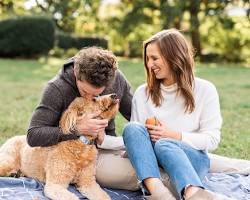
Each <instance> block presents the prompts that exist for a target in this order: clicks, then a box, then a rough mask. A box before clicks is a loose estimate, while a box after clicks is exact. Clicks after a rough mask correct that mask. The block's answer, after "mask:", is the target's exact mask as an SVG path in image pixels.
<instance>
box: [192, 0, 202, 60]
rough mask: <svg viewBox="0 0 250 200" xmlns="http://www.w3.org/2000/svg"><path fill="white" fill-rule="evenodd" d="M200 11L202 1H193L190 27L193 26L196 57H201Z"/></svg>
mask: <svg viewBox="0 0 250 200" xmlns="http://www.w3.org/2000/svg"><path fill="white" fill-rule="evenodd" d="M199 10H200V1H196V0H191V1H190V6H189V12H190V26H191V39H192V44H193V47H194V48H195V51H196V55H197V56H199V57H200V56H201V42H200V32H199V27H200V22H199V19H198V13H199Z"/></svg>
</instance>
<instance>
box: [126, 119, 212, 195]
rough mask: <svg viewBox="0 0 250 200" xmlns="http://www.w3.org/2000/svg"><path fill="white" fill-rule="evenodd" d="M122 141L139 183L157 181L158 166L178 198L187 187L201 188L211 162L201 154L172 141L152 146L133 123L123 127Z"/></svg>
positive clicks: (147, 135)
mask: <svg viewBox="0 0 250 200" xmlns="http://www.w3.org/2000/svg"><path fill="white" fill-rule="evenodd" d="M123 140H124V143H125V146H126V149H127V153H128V157H129V159H130V161H131V163H132V165H133V167H134V169H135V171H136V174H137V177H138V179H139V180H140V181H143V180H144V179H146V178H150V177H154V178H160V171H159V165H160V166H161V167H163V169H164V171H165V172H166V173H167V174H168V175H169V177H170V180H171V182H172V184H173V185H174V186H175V189H176V191H177V192H178V194H179V195H180V197H182V195H183V194H182V192H183V189H184V188H185V186H187V185H193V186H198V187H203V185H202V182H201V180H202V179H203V178H204V177H205V175H206V174H207V172H208V169H209V166H210V160H209V158H208V156H207V154H206V153H204V152H203V151H199V150H196V149H194V148H192V147H191V146H189V145H187V144H185V143H183V142H181V141H177V140H173V139H160V140H158V141H157V142H155V143H154V142H151V140H150V137H149V133H148V131H147V129H146V128H145V127H144V126H143V125H141V124H139V123H136V122H130V123H128V124H127V125H126V126H125V128H124V130H123Z"/></svg>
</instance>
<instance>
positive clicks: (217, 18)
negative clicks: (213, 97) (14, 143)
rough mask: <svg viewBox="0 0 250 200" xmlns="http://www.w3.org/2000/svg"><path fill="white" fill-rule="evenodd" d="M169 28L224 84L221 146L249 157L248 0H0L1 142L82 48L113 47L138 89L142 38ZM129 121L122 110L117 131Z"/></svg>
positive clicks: (17, 129)
mask: <svg viewBox="0 0 250 200" xmlns="http://www.w3.org/2000/svg"><path fill="white" fill-rule="evenodd" d="M168 28H177V29H180V30H181V31H182V32H183V33H184V34H185V36H186V37H187V38H188V40H189V41H190V42H191V43H192V44H193V47H194V49H195V52H196V54H195V60H196V75H197V76H199V77H201V78H204V79H207V80H210V81H212V82H213V83H214V84H215V85H216V87H217V89H218V92H219V95H220V103H221V110H222V116H223V120H224V124H223V128H222V142H221V144H220V147H219V148H218V149H217V150H216V153H218V154H222V155H226V156H231V157H237V158H244V159H249V160H250V145H249V144H250V137H249V135H250V78H249V77H250V1H249V0H15V1H12V0H1V1H0V144H2V143H3V142H4V141H5V140H6V139H7V138H9V137H11V136H13V135H16V134H26V129H27V126H28V124H29V119H30V117H31V115H32V111H33V110H34V108H35V107H36V105H37V104H38V103H39V100H40V97H41V93H42V89H43V87H44V85H45V84H46V82H47V81H48V80H49V79H51V78H52V77H53V76H54V75H55V74H56V72H57V71H58V70H59V69H60V67H61V65H62V64H63V62H65V59H67V58H68V57H71V56H73V55H75V54H76V53H77V51H79V49H81V48H82V47H84V46H93V45H96V46H100V47H103V48H108V49H109V50H111V51H113V52H114V53H115V55H117V56H118V57H119V68H120V69H121V70H122V71H123V72H124V74H125V75H126V77H127V78H128V80H129V81H130V82H131V85H132V90H133V91H134V90H135V89H136V88H137V87H138V86H139V85H140V84H142V83H144V80H145V74H144V67H143V63H142V59H141V58H142V42H143V41H144V40H145V39H147V38H148V37H150V36H151V35H152V34H154V33H156V32H158V31H160V30H162V29H168ZM125 123H126V121H124V120H123V119H122V117H121V116H120V115H118V118H117V120H116V125H117V133H118V134H121V133H122V128H123V126H124V124H125Z"/></svg>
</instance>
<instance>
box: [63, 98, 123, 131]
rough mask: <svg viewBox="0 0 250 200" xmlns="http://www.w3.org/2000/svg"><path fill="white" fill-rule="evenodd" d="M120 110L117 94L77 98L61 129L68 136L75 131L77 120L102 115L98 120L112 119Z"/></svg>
mask: <svg viewBox="0 0 250 200" xmlns="http://www.w3.org/2000/svg"><path fill="white" fill-rule="evenodd" d="M118 108H119V99H118V98H117V96H116V94H108V95H103V96H99V97H94V98H84V97H77V98H76V99H75V100H74V101H72V103H71V104H70V105H69V107H68V109H67V110H66V111H65V112H64V113H63V115H62V118H61V120H60V123H59V124H60V127H61V129H62V131H63V133H65V134H68V133H70V132H72V131H74V130H75V127H76V122H77V118H78V117H81V116H83V115H86V114H91V113H100V114H99V115H98V117H97V118H98V119H108V120H110V119H112V118H114V117H115V114H116V113H117V111H118Z"/></svg>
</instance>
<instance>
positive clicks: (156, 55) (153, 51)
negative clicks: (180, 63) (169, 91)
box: [146, 42, 174, 86]
mask: <svg viewBox="0 0 250 200" xmlns="http://www.w3.org/2000/svg"><path fill="white" fill-rule="evenodd" d="M146 62H147V67H148V69H149V71H151V73H153V74H154V75H155V77H156V79H162V83H163V84H164V85H165V86H168V85H172V84H173V83H174V82H173V79H172V76H171V73H170V67H169V65H168V63H167V62H166V61H165V60H164V58H163V57H162V55H161V53H160V50H159V47H158V45H157V44H156V43H155V42H152V43H149V44H148V45H147V48H146Z"/></svg>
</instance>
